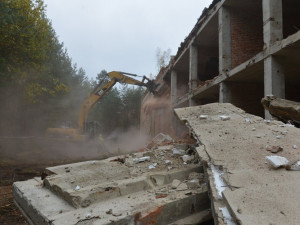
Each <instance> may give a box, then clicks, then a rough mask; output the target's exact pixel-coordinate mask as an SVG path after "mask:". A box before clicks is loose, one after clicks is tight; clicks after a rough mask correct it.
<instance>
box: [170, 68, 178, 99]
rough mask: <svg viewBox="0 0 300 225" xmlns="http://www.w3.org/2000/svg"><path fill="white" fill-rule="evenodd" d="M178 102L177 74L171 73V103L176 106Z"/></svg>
mask: <svg viewBox="0 0 300 225" xmlns="http://www.w3.org/2000/svg"><path fill="white" fill-rule="evenodd" d="M176 100H177V72H176V71H175V70H172V71H171V102H172V104H174V103H175V102H176Z"/></svg>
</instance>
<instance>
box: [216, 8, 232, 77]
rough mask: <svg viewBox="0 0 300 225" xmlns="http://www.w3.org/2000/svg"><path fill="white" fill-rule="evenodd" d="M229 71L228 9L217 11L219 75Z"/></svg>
mask: <svg viewBox="0 0 300 225" xmlns="http://www.w3.org/2000/svg"><path fill="white" fill-rule="evenodd" d="M230 69H231V16H230V9H229V8H228V7H226V6H224V5H223V6H222V7H221V8H220V9H219V73H224V72H228V71H229V70H230Z"/></svg>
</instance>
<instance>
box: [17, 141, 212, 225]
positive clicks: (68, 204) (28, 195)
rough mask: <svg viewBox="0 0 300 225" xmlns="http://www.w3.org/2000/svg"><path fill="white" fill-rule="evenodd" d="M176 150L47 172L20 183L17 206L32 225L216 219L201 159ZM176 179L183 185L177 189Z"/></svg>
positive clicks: (141, 153) (146, 222) (160, 222)
mask: <svg viewBox="0 0 300 225" xmlns="http://www.w3.org/2000/svg"><path fill="white" fill-rule="evenodd" d="M178 147H180V146H178ZM173 150H174V146H173V145H169V146H165V147H161V146H160V147H158V148H157V149H156V150H151V151H147V152H140V153H135V154H131V155H125V156H119V157H114V158H109V159H106V160H101V161H88V162H81V163H74V164H69V165H62V166H56V167H51V168H47V170H46V172H47V174H49V175H48V176H47V177H46V178H45V179H44V181H41V180H40V179H39V178H35V179H31V180H28V181H22V182H16V183H14V185H13V193H14V198H15V203H16V205H17V206H18V207H19V208H20V209H21V210H22V211H23V214H24V215H25V216H26V217H27V219H28V221H30V223H31V224H39V225H40V224H41V225H43V224H52V225H54V224H57V225H68V224H77V225H83V224H101V225H102V224H120V225H121V224H122V225H124V224H128V225H130V224H132V225H133V224H140V225H143V224H145V225H146V224H154V223H155V224H178V221H179V222H182V221H187V222H189V223H190V224H199V223H201V222H205V221H208V220H210V219H211V213H210V210H209V205H210V202H209V199H208V195H207V184H206V183H205V182H204V180H203V170H202V167H201V165H200V164H199V163H198V162H197V159H195V160H194V161H193V162H191V163H184V162H183V160H182V158H181V157H179V156H177V155H174V154H173ZM186 151H188V150H186ZM189 151H190V150H189ZM186 154H188V153H186ZM140 157H150V161H145V162H140V163H134V162H135V161H136V160H135V158H140ZM150 165H152V167H150ZM150 168H151V169H150ZM201 174H202V175H201ZM175 179H176V180H178V183H179V185H178V187H175V188H174V187H172V182H173V181H174V180H175ZM184 223H186V222H184Z"/></svg>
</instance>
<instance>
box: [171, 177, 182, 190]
mask: <svg viewBox="0 0 300 225" xmlns="http://www.w3.org/2000/svg"><path fill="white" fill-rule="evenodd" d="M180 183H181V181H180V180H177V179H174V180H173V181H172V185H171V187H172V188H173V189H176V188H177V187H178V186H179V184H180Z"/></svg>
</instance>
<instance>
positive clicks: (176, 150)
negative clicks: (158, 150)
mask: <svg viewBox="0 0 300 225" xmlns="http://www.w3.org/2000/svg"><path fill="white" fill-rule="evenodd" d="M172 152H173V155H174V156H177V157H179V156H182V155H185V151H184V150H181V149H176V148H173V150H172Z"/></svg>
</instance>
